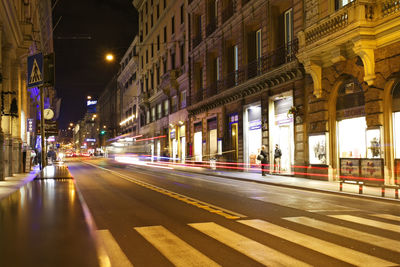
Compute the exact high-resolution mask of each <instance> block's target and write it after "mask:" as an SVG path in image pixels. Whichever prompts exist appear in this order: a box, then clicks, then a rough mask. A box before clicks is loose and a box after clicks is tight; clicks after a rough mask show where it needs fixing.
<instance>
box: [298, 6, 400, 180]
mask: <svg viewBox="0 0 400 267" xmlns="http://www.w3.org/2000/svg"><path fill="white" fill-rule="evenodd" d="M399 10H400V3H399V2H398V1H394V0H388V1H383V0H382V1H381V0H377V1H366V0H353V1H351V0H337V1H334V0H330V1H319V0H304V17H305V27H304V30H302V31H301V32H299V34H298V36H299V44H300V48H299V52H298V54H297V57H298V58H299V60H300V61H301V62H302V63H303V64H304V67H305V70H306V72H307V74H308V75H307V79H306V85H305V86H306V91H305V94H306V98H307V101H306V102H305V105H306V108H305V113H306V128H305V129H306V131H305V135H306V136H307V140H306V141H307V142H306V143H305V146H306V147H308V148H306V149H305V152H306V153H307V152H308V156H307V157H308V163H309V166H310V167H312V166H313V165H318V166H319V165H322V166H324V167H326V168H324V169H322V170H319V171H318V172H319V173H321V174H324V175H326V177H327V179H330V180H337V179H339V177H341V176H349V175H350V176H359V177H362V179H364V180H366V181H374V180H377V179H381V178H382V177H384V182H385V183H386V184H394V183H399V180H398V177H399V164H400V163H399V162H400V160H399V159H400V146H399V144H400V132H399V130H400V126H399V125H400V119H399V118H400V117H399V114H400V113H399V112H400V102H399V101H400V86H399V78H400V76H399V73H400V72H399V71H400V63H399V62H400V61H399V53H398V51H399V47H400V42H399V36H400V31H399V23H400V17H399ZM310 169H311V168H310ZM312 172H315V171H312Z"/></svg>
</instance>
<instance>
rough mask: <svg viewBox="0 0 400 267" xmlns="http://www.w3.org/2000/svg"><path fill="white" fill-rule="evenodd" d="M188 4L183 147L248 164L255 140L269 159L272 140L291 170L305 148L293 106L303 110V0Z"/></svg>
mask: <svg viewBox="0 0 400 267" xmlns="http://www.w3.org/2000/svg"><path fill="white" fill-rule="evenodd" d="M188 12H189V16H190V52H189V62H190V66H191V73H190V84H191V90H190V106H189V107H188V111H189V125H188V126H189V127H190V129H189V134H190V135H189V138H188V140H189V142H190V144H189V147H188V150H189V151H188V152H189V155H190V156H191V157H193V159H194V160H195V161H202V160H209V159H210V158H218V161H221V162H222V161H229V162H234V163H236V162H237V163H238V165H240V166H243V165H244V167H245V169H250V170H251V169H252V168H255V167H256V166H255V163H256V156H257V154H258V150H259V149H260V147H261V145H265V146H266V147H267V150H268V151H269V155H270V158H271V159H272V158H273V153H274V148H275V145H276V144H278V145H279V146H280V147H281V150H282V153H283V156H282V168H281V170H282V173H286V174H293V173H294V172H295V171H296V170H295V169H293V168H292V166H293V165H303V164H304V161H305V154H306V152H305V147H304V145H303V143H304V136H305V129H304V122H303V116H302V114H301V113H299V112H292V111H295V110H296V111H297V110H300V111H302V110H304V85H303V84H304V79H303V68H302V67H301V65H300V63H299V62H298V61H297V59H296V57H295V55H296V53H297V50H298V41H297V38H296V36H297V33H298V32H299V31H301V30H302V29H303V2H302V1H300V0H293V1H292V0H268V1H265V0H215V1H206V0H190V1H189V5H188ZM292 113H295V114H294V115H295V116H293V114H292ZM270 162H271V163H273V161H272V160H271V161H270ZM271 168H273V166H272V165H271Z"/></svg>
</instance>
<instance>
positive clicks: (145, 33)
mask: <svg viewBox="0 0 400 267" xmlns="http://www.w3.org/2000/svg"><path fill="white" fill-rule="evenodd" d="M145 30H146V31H145V32H144V35H145V36H146V35H147V33H148V32H149V31H148V29H147V22H146V24H145Z"/></svg>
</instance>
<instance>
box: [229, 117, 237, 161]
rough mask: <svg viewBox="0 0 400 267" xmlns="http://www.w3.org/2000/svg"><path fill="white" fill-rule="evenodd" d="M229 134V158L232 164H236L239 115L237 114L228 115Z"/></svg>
mask: <svg viewBox="0 0 400 267" xmlns="http://www.w3.org/2000/svg"><path fill="white" fill-rule="evenodd" d="M229 133H230V139H231V140H230V141H231V151H230V153H229V158H230V159H231V161H232V162H237V161H238V157H239V151H238V144H239V138H238V137H239V115H238V114H237V113H233V114H230V115H229Z"/></svg>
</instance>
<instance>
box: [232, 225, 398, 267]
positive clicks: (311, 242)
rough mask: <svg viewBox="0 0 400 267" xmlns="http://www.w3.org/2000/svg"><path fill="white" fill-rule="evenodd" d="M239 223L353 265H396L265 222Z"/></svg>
mask: <svg viewBox="0 0 400 267" xmlns="http://www.w3.org/2000/svg"><path fill="white" fill-rule="evenodd" d="M238 222H240V223H242V224H245V225H248V226H250V227H253V228H255V229H258V230H260V231H262V232H265V233H267V234H270V235H274V236H277V237H279V238H282V239H285V240H287V241H289V242H292V243H295V244H298V245H300V246H303V247H306V248H309V249H312V250H314V251H317V252H319V253H322V254H325V255H328V256H330V257H333V258H336V259H339V260H341V261H344V262H347V263H350V264H353V265H357V266H376V267H377V266H393V265H395V264H394V263H392V262H389V261H386V260H383V259H379V258H377V257H374V256H370V255H368V254H365V253H362V252H358V251H355V250H352V249H349V248H346V247H342V246H339V245H336V244H333V243H331V242H328V241H324V240H321V239H318V238H315V237H312V236H308V235H306V234H302V233H299V232H296V231H293V230H290V229H287V228H284V227H281V226H278V225H275V224H272V223H269V222H266V221H263V220H257V219H256V220H240V221H238Z"/></svg>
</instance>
